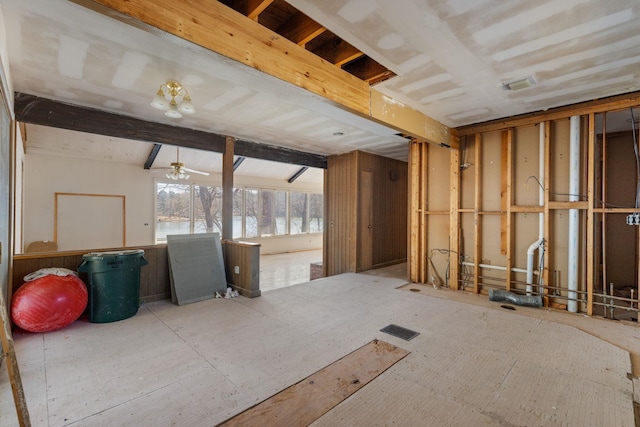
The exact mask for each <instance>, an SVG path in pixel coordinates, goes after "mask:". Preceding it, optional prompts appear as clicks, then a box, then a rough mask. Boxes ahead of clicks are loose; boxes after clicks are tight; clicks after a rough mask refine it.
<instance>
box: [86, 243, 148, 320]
mask: <svg viewBox="0 0 640 427" xmlns="http://www.w3.org/2000/svg"><path fill="white" fill-rule="evenodd" d="M147 264H148V262H147V260H146V259H144V250H142V249H132V250H125V251H112V252H91V253H88V254H85V255H83V256H82V264H80V266H79V267H78V272H80V273H87V290H88V291H89V301H88V303H87V312H88V315H89V322H92V323H108V322H115V321H118V320H123V319H127V318H129V317H131V316H133V315H135V314H136V313H137V312H138V307H139V306H140V268H141V267H143V266H145V265H147Z"/></svg>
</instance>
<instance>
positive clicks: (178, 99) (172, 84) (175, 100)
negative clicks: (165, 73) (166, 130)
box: [151, 80, 196, 119]
mask: <svg viewBox="0 0 640 427" xmlns="http://www.w3.org/2000/svg"><path fill="white" fill-rule="evenodd" d="M151 106H152V107H153V108H156V109H158V110H163V111H164V112H165V113H164V115H165V116H167V117H171V118H173V119H179V118H180V117H182V115H183V114H194V113H195V112H196V109H195V107H194V106H193V104H192V103H191V97H190V96H189V91H187V89H186V88H185V87H183V86H182V85H181V84H180V83H179V82H177V81H174V80H168V81H167V82H166V83H163V84H161V85H160V88H158V91H157V92H156V96H154V97H153V99H152V100H151Z"/></svg>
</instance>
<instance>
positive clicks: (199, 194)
mask: <svg viewBox="0 0 640 427" xmlns="http://www.w3.org/2000/svg"><path fill="white" fill-rule="evenodd" d="M193 191H194V195H193V207H194V209H193V221H194V227H193V232H194V233H221V232H222V187H207V186H201V185H196V186H194V188H193Z"/></svg>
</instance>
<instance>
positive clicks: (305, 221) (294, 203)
mask: <svg viewBox="0 0 640 427" xmlns="http://www.w3.org/2000/svg"><path fill="white" fill-rule="evenodd" d="M307 201H308V194H307V193H294V192H292V193H291V210H290V212H291V216H290V218H289V221H290V222H291V229H290V233H291V234H301V233H307V232H308V231H309V216H308V215H307V213H308V212H307V210H308V203H307Z"/></svg>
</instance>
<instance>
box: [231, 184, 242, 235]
mask: <svg viewBox="0 0 640 427" xmlns="http://www.w3.org/2000/svg"><path fill="white" fill-rule="evenodd" d="M243 197H244V189H243V188H234V189H233V238H234V239H239V238H241V237H242V236H243V235H244V232H243V227H242V222H243V221H242V212H243V209H242V206H243Z"/></svg>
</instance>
